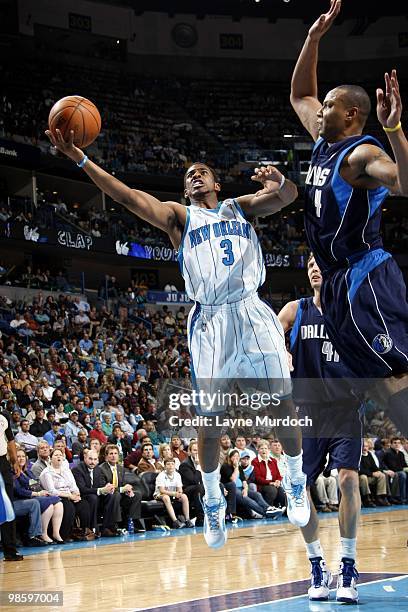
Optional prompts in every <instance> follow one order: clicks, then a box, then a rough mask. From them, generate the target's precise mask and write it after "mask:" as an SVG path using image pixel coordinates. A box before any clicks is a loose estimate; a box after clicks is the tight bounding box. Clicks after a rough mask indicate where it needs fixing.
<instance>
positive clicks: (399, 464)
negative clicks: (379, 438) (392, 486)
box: [383, 437, 408, 504]
mask: <svg viewBox="0 0 408 612" xmlns="http://www.w3.org/2000/svg"><path fill="white" fill-rule="evenodd" d="M400 446H401V439H400V438H397V437H394V438H391V441H390V448H389V449H388V450H387V451H385V453H384V458H383V460H384V463H385V465H386V466H387V468H388V469H389V470H392V471H393V472H395V473H396V475H397V477H398V484H399V498H400V500H401V502H402V503H403V504H406V503H407V501H408V470H406V468H407V467H408V465H407V464H406V463H405V457H404V453H403V452H402V451H401V450H400Z"/></svg>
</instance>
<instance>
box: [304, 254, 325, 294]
mask: <svg viewBox="0 0 408 612" xmlns="http://www.w3.org/2000/svg"><path fill="white" fill-rule="evenodd" d="M307 275H308V277H309V282H310V286H311V287H312V289H320V287H321V286H322V282H323V278H322V273H321V272H320V268H319V266H318V265H317V263H316V261H315V258H314V257H311V258H310V260H309V263H308V264H307Z"/></svg>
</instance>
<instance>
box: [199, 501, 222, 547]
mask: <svg viewBox="0 0 408 612" xmlns="http://www.w3.org/2000/svg"><path fill="white" fill-rule="evenodd" d="M201 504H202V506H203V510H204V525H203V533H204V538H205V541H206V542H207V544H208V546H209V547H210V548H221V547H222V546H224V544H225V542H226V541H227V528H226V525H225V509H226V507H227V502H226V500H225V497H224V496H223V495H222V496H221V497H220V498H219V499H217V498H216V497H210V498H209V499H208V500H207V499H204V498H203V499H202V500H201Z"/></svg>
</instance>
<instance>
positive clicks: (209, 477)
mask: <svg viewBox="0 0 408 612" xmlns="http://www.w3.org/2000/svg"><path fill="white" fill-rule="evenodd" d="M201 475H202V477H203V485H204V490H205V498H206V499H209V498H210V497H212V498H215V499H219V498H220V497H221V489H220V468H219V467H217V468H216V469H215V470H214V471H213V472H201Z"/></svg>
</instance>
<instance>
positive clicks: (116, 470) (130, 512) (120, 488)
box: [101, 444, 146, 535]
mask: <svg viewBox="0 0 408 612" xmlns="http://www.w3.org/2000/svg"><path fill="white" fill-rule="evenodd" d="M118 463H119V452H118V447H117V446H116V445H115V444H108V445H107V446H106V449H105V463H102V465H101V473H102V482H103V486H105V485H106V484H108V483H111V484H113V486H114V487H115V493H114V495H116V494H118V495H119V498H120V503H119V510H120V512H119V514H120V518H118V517H119V515H118V517H117V518H118V520H117V521H116V522H119V520H121V518H122V515H123V514H124V515H126V516H127V517H129V518H131V519H133V523H134V527H135V531H138V532H143V531H146V530H145V527H144V524H143V521H142V520H141V518H140V515H141V510H142V504H141V502H142V496H143V494H142V489H141V487H138V486H137V484H134V485H131V484H126V477H125V468H124V467H123V466H122V465H118ZM132 478H133V479H134V474H132ZM102 535H104V533H103V532H102Z"/></svg>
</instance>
